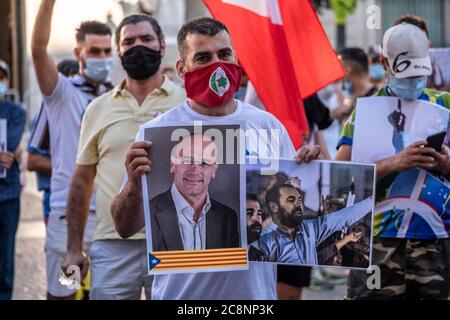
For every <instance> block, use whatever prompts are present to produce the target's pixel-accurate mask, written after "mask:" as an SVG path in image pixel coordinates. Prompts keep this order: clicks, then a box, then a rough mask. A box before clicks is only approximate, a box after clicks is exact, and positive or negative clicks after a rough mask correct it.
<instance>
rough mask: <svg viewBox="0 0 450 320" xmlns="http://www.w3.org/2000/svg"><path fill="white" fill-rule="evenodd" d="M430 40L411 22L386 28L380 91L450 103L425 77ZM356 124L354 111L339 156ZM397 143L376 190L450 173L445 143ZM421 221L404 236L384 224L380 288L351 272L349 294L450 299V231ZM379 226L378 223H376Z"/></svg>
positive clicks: (378, 255)
mask: <svg viewBox="0 0 450 320" xmlns="http://www.w3.org/2000/svg"><path fill="white" fill-rule="evenodd" d="M428 44H429V42H428V38H427V35H426V34H425V32H424V31H423V30H421V29H420V28H419V27H417V26H415V25H412V24H408V23H401V24H398V25H396V26H394V27H392V28H390V29H388V30H387V31H386V33H385V35H384V40H383V56H382V57H381V63H382V64H383V65H384V67H385V69H386V71H387V73H388V74H389V82H388V85H387V86H386V87H385V88H383V89H381V90H380V91H379V92H378V93H377V96H395V97H399V98H402V99H405V100H424V101H429V102H432V103H435V104H438V105H440V106H442V107H444V108H450V94H449V93H445V92H438V91H435V90H430V89H426V88H425V86H426V83H427V77H428V76H429V75H430V74H431V61H430V56H429V52H428ZM397 113H399V114H398V116H397V117H396V118H397V120H398V121H397V122H396V121H395V120H396V119H394V118H395V117H394V116H392V117H391V118H392V120H393V121H391V124H392V123H393V125H394V127H395V128H397V129H398V128H400V127H401V124H402V121H401V114H400V113H401V109H400V108H399V111H397ZM396 124H397V125H396ZM354 126H355V112H353V114H352V117H351V118H350V119H349V121H348V122H347V124H346V126H345V127H344V129H343V132H342V134H341V138H340V141H339V145H338V153H337V155H336V159H337V160H350V159H351V152H352V142H353V132H354V130H355V128H354ZM400 131H401V130H400ZM399 133H400V132H399ZM398 138H400V135H398ZM396 145H397V148H396V150H397V149H398V150H397V151H398V152H397V153H396V154H395V155H394V156H393V157H390V158H387V159H383V160H381V161H378V162H377V193H379V192H380V191H381V192H383V190H385V189H386V188H387V187H388V186H390V185H391V184H392V181H394V180H395V179H397V178H399V177H400V176H401V175H402V174H403V173H404V172H405V171H407V170H409V169H413V168H419V169H424V170H433V171H434V172H437V173H438V174H440V175H442V176H448V175H449V174H450V158H449V155H448V152H449V151H448V149H447V148H446V147H445V146H444V147H443V148H442V151H441V152H440V153H438V152H437V151H435V150H434V149H433V148H429V147H427V146H426V145H427V142H426V141H417V142H415V143H413V144H411V145H409V146H407V144H405V142H404V141H400V140H399V141H398V143H397V144H396ZM381 197H382V196H381ZM393 212H395V208H392V210H389V211H387V212H383V214H384V215H387V218H386V219H388V220H389V217H390V218H391V219H392V214H393ZM415 216H416V214H413V216H412V219H414V218H417V217H415ZM384 220H385V219H377V217H375V224H380V225H381V224H382V223H383V221H384ZM421 221H422V222H420V223H416V224H415V228H416V229H417V228H419V229H420V232H415V230H409V229H408V232H406V233H405V234H404V235H401V234H399V233H398V232H395V230H392V228H381V229H380V230H382V231H380V232H379V233H378V234H377V235H376V236H375V238H374V242H373V243H374V246H373V250H374V252H373V257H374V260H373V263H374V264H376V265H377V266H378V267H379V268H380V271H381V279H380V280H381V283H380V284H381V288H380V289H378V290H369V289H368V284H370V283H371V281H368V280H370V279H369V276H370V275H369V274H367V273H365V272H353V271H352V273H351V276H350V279H349V291H348V297H349V298H350V299H374V298H376V299H393V298H395V299H405V298H412V299H447V298H448V295H449V281H448V275H449V263H448V256H449V254H450V249H449V248H450V245H449V240H448V234H439V235H438V234H434V232H433V231H431V229H430V228H429V227H428V226H427V224H426V222H425V221H424V220H421ZM375 229H378V228H377V227H376V226H375ZM427 230H428V231H427Z"/></svg>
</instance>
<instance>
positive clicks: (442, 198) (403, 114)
mask: <svg viewBox="0 0 450 320" xmlns="http://www.w3.org/2000/svg"><path fill="white" fill-rule="evenodd" d="M449 120H450V112H449V110H448V109H446V108H444V107H441V106H440V105H437V104H433V103H430V102H427V101H422V100H412V101H409V100H401V99H399V98H395V97H370V98H362V99H358V101H357V106H356V117H355V131H354V137H353V147H352V160H353V161H357V162H363V163H375V162H377V161H380V160H384V159H388V158H390V159H391V160H390V161H393V160H392V159H394V158H395V157H396V156H398V155H399V154H400V153H402V151H403V150H404V149H405V148H407V147H409V146H411V145H412V144H413V143H415V142H418V141H426V142H427V145H426V146H427V147H433V148H435V149H436V148H437V149H440V151H441V152H443V153H447V154H448V150H449V147H450V134H449ZM430 157H431V159H433V158H434V157H433V156H432V155H431V154H430ZM449 200H450V184H449V181H448V180H447V178H446V177H443V176H442V175H441V173H440V172H438V171H436V170H423V169H420V168H412V169H409V170H405V171H402V172H399V173H393V174H391V175H389V176H387V177H384V178H383V179H380V188H378V190H377V199H376V206H375V222H376V223H375V226H374V233H375V235H380V236H385V237H390V238H396V237H398V238H405V237H407V238H420V237H423V236H427V237H437V238H447V237H448V236H449V231H448V230H450V229H449V227H450V205H449Z"/></svg>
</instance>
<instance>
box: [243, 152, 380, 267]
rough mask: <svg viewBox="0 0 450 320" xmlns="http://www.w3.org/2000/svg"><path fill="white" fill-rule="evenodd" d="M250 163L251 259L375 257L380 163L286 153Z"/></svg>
mask: <svg viewBox="0 0 450 320" xmlns="http://www.w3.org/2000/svg"><path fill="white" fill-rule="evenodd" d="M263 169H264V165H263V164H262V161H255V163H251V162H249V163H248V164H247V196H246V214H247V239H248V254H249V260H250V261H256V262H261V263H262V262H269V263H277V264H287V265H302V266H332V267H346V268H354V269H367V268H368V267H369V266H370V264H371V258H372V225H373V206H374V193H375V166H374V165H371V164H368V165H366V164H356V163H350V162H333V161H313V162H312V163H309V164H301V165H299V164H298V163H296V162H295V161H293V160H287V159H283V160H280V161H279V166H278V168H277V169H276V170H273V171H272V172H268V171H264V170H263Z"/></svg>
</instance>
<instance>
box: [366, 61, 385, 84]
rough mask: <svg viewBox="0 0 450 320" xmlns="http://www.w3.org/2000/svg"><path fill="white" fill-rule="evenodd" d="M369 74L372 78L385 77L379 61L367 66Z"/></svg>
mask: <svg viewBox="0 0 450 320" xmlns="http://www.w3.org/2000/svg"><path fill="white" fill-rule="evenodd" d="M369 76H370V78H371V79H373V80H383V79H384V78H385V77H386V70H384V68H383V65H382V64H380V63H373V64H371V65H370V67H369Z"/></svg>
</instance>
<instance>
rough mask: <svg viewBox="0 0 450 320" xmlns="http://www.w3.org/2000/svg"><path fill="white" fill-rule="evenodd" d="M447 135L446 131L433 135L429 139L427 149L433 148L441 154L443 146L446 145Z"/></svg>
mask: <svg viewBox="0 0 450 320" xmlns="http://www.w3.org/2000/svg"><path fill="white" fill-rule="evenodd" d="M446 135H447V132H446V131H442V132H439V133H436V134H433V135H431V136H429V137H428V138H427V142H428V143H427V145H426V146H427V147H429V148H433V149H434V150H436V151H437V152H441V149H442V145H443V144H444V139H445V136H446Z"/></svg>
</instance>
